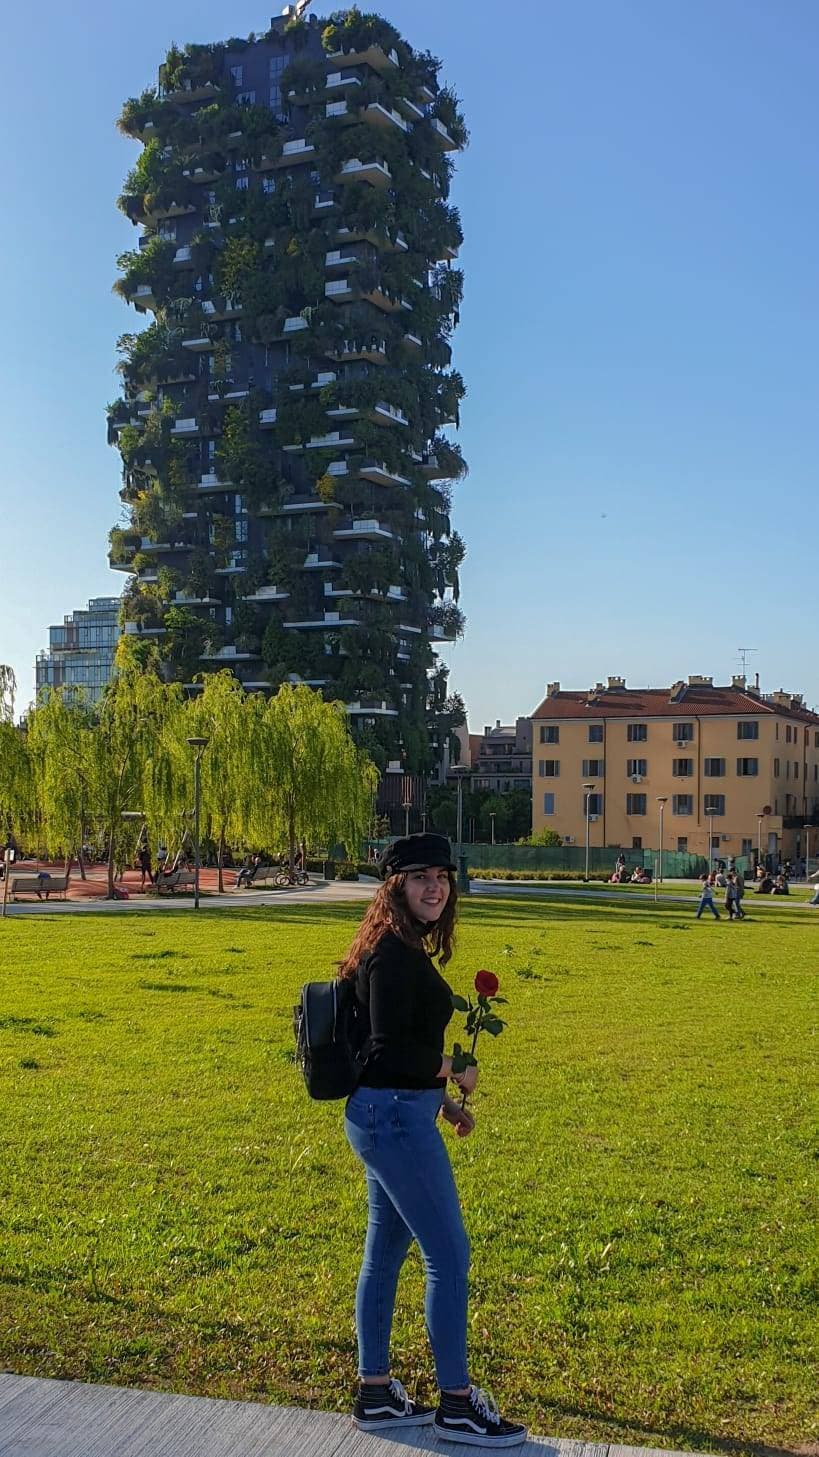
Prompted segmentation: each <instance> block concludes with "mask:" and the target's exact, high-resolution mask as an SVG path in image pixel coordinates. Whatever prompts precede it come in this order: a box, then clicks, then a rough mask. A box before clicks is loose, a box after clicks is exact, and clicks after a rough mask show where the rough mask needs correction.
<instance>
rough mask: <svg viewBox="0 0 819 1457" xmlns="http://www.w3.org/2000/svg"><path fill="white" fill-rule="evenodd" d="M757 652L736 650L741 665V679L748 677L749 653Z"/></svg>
mask: <svg viewBox="0 0 819 1457" xmlns="http://www.w3.org/2000/svg"><path fill="white" fill-rule="evenodd" d="M758 651H759V649H758V648H737V652H738V654H739V661H740V663H741V665H742V673H743V677H745V678H747V677H748V659H749V657H750V656H751V653H756V652H758Z"/></svg>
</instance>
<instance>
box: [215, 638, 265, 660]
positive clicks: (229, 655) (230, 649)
mask: <svg viewBox="0 0 819 1457" xmlns="http://www.w3.org/2000/svg"><path fill="white" fill-rule="evenodd" d="M259 657H261V654H260V653H240V652H239V651H238V649H237V648H235V647H234V646H233V644H232V643H229V644H228V646H227V647H223V648H216V649H215V650H214V651H213V652H212V653H202V657H201V661H202V662H203V663H248V662H252V660H253V659H254V658H259Z"/></svg>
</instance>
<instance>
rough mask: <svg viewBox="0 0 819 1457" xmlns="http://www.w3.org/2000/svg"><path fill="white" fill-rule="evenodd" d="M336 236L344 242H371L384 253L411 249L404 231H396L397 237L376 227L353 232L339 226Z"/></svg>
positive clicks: (402, 251)
mask: <svg viewBox="0 0 819 1457" xmlns="http://www.w3.org/2000/svg"><path fill="white" fill-rule="evenodd" d="M336 237H337V238H338V239H339V241H340V242H344V243H371V244H372V246H373V247H374V248H378V250H379V252H383V253H406V252H408V251H409V244H408V242H407V240H406V238H405V237H404V234H403V233H396V235H395V238H390V237H389V236H388V235H387V234H386V233H378V232H376V231H375V229H374V228H370V229H369V231H366V232H351V231H350V229H349V228H339V229H338V232H337V233H336Z"/></svg>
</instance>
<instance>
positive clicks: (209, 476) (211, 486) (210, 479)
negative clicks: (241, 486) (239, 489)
mask: <svg viewBox="0 0 819 1457" xmlns="http://www.w3.org/2000/svg"><path fill="white" fill-rule="evenodd" d="M196 489H197V491H201V492H205V491H232V490H234V489H235V487H234V486H232V485H231V483H230V481H220V479H219V477H218V476H217V474H216V472H215V471H212V470H211V471H206V472H205V474H204V475H203V476H202V477H201V478H200V480H199V482H198V484H197V487H196Z"/></svg>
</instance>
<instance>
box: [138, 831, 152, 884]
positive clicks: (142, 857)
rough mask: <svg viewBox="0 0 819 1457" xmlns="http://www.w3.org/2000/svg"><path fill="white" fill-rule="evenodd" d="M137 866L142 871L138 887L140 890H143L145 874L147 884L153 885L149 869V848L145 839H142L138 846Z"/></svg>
mask: <svg viewBox="0 0 819 1457" xmlns="http://www.w3.org/2000/svg"><path fill="white" fill-rule="evenodd" d="M139 868H140V871H141V872H142V880H141V881H140V885H139V888H140V890H144V889H145V877H146V875H147V877H148V884H149V885H153V883H154V877H153V871H152V869H151V850H150V846H149V845H148V842H147V840H143V842H142V844H141V845H140V847H139Z"/></svg>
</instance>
